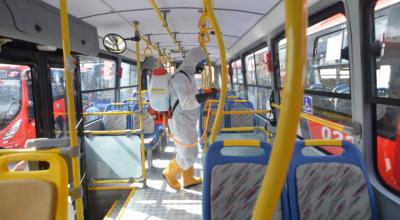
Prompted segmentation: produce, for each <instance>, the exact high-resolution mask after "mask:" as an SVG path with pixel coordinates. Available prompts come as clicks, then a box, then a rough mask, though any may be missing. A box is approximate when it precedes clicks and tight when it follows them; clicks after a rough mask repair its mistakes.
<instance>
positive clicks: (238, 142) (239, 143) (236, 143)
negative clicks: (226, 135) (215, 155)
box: [224, 140, 261, 147]
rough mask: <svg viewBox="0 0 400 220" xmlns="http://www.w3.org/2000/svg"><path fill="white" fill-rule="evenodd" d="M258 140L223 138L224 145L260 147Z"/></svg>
mask: <svg viewBox="0 0 400 220" xmlns="http://www.w3.org/2000/svg"><path fill="white" fill-rule="evenodd" d="M260 145H261V141H260V140H224V147H236V146H239V147H260Z"/></svg>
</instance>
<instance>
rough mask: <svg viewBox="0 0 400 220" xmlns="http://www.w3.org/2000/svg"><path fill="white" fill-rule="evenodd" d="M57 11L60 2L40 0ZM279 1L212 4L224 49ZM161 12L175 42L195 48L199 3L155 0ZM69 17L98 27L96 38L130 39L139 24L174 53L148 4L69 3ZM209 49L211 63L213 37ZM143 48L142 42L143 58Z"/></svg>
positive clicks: (130, 0)
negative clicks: (119, 37) (134, 28)
mask: <svg viewBox="0 0 400 220" xmlns="http://www.w3.org/2000/svg"><path fill="white" fill-rule="evenodd" d="M43 1H44V2H47V3H48V4H50V5H53V6H55V7H58V6H59V5H58V4H59V0H43ZM279 1H280V0H245V1H243V0H215V1H214V2H213V5H214V7H215V9H216V10H215V13H216V16H217V19H218V22H219V24H220V27H221V31H222V33H223V35H224V43H225V47H226V49H229V48H231V47H232V46H233V45H235V43H236V42H237V41H238V40H240V39H241V38H242V37H243V36H244V35H245V34H246V33H247V32H248V31H249V30H250V29H251V28H252V27H253V26H254V25H255V24H256V23H257V22H258V21H260V19H261V18H262V17H264V15H265V14H266V13H268V11H269V10H271V8H272V7H274V5H276V4H277V3H278V2H279ZM156 3H157V5H158V7H159V8H160V9H168V10H169V11H170V12H169V13H168V14H167V21H168V24H169V26H170V27H171V29H172V31H174V32H178V33H181V34H178V35H177V39H178V40H179V41H182V46H183V47H184V48H185V49H190V48H192V47H195V46H197V45H198V42H197V33H198V28H197V23H198V19H199V17H200V14H201V13H200V12H199V9H201V8H202V1H201V0H156ZM68 8H69V13H70V14H72V15H73V16H75V17H77V18H79V19H81V20H83V21H84V22H87V23H89V24H91V25H93V26H95V27H97V30H98V33H99V37H103V36H105V35H106V34H108V33H116V34H120V35H121V36H123V37H131V36H132V35H133V30H132V26H131V22H132V21H134V20H138V21H140V30H141V33H143V34H153V35H152V36H151V40H152V42H160V43H161V44H160V47H161V48H167V52H168V51H169V50H171V49H173V50H177V47H176V46H175V45H174V44H173V41H172V39H171V38H170V37H169V35H167V33H166V30H165V29H164V28H163V27H162V25H161V22H160V21H159V20H158V17H157V15H156V13H155V12H154V11H153V9H152V6H151V4H150V2H149V1H148V0H68ZM211 38H212V40H211V42H210V43H209V44H207V45H208V51H209V53H210V56H211V59H213V60H217V59H218V58H219V53H218V48H217V47H216V46H217V44H216V41H215V37H214V36H211ZM127 45H128V49H129V50H130V51H131V52H132V51H135V45H134V43H133V42H128V43H127ZM144 45H145V44H144V43H143V42H141V53H142V54H143V51H144V48H145V46H144ZM173 57H174V58H175V59H178V60H179V59H182V57H181V56H180V54H178V53H174V54H173Z"/></svg>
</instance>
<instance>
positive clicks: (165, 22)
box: [149, 0, 183, 55]
mask: <svg viewBox="0 0 400 220" xmlns="http://www.w3.org/2000/svg"><path fill="white" fill-rule="evenodd" d="M149 2H150V4H151V6H152V7H153V9H154V11H155V12H156V14H157V17H158V18H159V19H160V21H161V24H162V26H163V27H164V28H165V29H166V30H167V32H168V35H169V36H170V37H171V39H172V41H173V42H174V44H175V45H176V46H177V47H178V49H179V51H180V52H181V53H182V55H183V50H182V47H181V46H179V44H178V41H177V40H176V38H175V36H174V33H173V32H172V30H171V28H170V27H169V26H168V23H167V21H166V20H165V19H164V17H163V16H162V15H161V12H160V9H159V8H158V6H157V4H156V2H155V1H154V0H149Z"/></svg>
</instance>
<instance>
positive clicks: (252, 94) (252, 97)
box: [248, 86, 258, 107]
mask: <svg viewBox="0 0 400 220" xmlns="http://www.w3.org/2000/svg"><path fill="white" fill-rule="evenodd" d="M257 89H258V88H257V87H255V86H249V87H248V100H249V101H250V102H251V103H252V104H253V106H254V107H257Z"/></svg>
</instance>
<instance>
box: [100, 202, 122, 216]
mask: <svg viewBox="0 0 400 220" xmlns="http://www.w3.org/2000/svg"><path fill="white" fill-rule="evenodd" d="M118 202H119V200H115V201H114V203H113V204H112V205H111V207H110V209H109V210H108V212H107V214H106V215H105V216H104V218H103V220H108V219H109V218H110V216H111V214H112V212H113V211H114V209H115V207H116V206H117V204H118Z"/></svg>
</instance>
